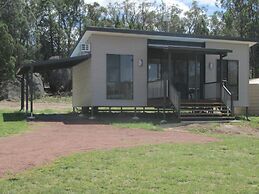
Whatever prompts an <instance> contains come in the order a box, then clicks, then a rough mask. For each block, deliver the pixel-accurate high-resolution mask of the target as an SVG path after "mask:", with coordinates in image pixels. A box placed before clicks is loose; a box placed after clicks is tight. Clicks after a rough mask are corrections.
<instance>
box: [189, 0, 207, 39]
mask: <svg viewBox="0 0 259 194" xmlns="http://www.w3.org/2000/svg"><path fill="white" fill-rule="evenodd" d="M184 23H185V26H186V31H187V33H189V34H196V35H208V34H209V29H208V18H207V15H206V10H205V8H203V7H199V6H198V2H197V1H193V2H192V6H191V8H190V10H189V11H187V12H185V18H184Z"/></svg>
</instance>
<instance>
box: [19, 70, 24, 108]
mask: <svg viewBox="0 0 259 194" xmlns="http://www.w3.org/2000/svg"><path fill="white" fill-rule="evenodd" d="M24 77H25V76H24V74H22V79H21V109H20V111H23V110H24Z"/></svg>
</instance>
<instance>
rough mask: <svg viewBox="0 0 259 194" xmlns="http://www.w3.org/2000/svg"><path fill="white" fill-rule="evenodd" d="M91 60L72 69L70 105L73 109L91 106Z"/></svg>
mask: <svg viewBox="0 0 259 194" xmlns="http://www.w3.org/2000/svg"><path fill="white" fill-rule="evenodd" d="M91 77H92V76H91V59H90V60H87V61H84V62H82V63H80V64H79V65H76V66H74V67H73V68H72V85H73V89H72V93H73V97H72V103H73V107H82V106H91V104H92V84H91Z"/></svg>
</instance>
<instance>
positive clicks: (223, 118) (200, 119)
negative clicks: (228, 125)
mask: <svg viewBox="0 0 259 194" xmlns="http://www.w3.org/2000/svg"><path fill="white" fill-rule="evenodd" d="M227 120H235V117H232V116H224V117H213V116H210V117H191V116H190V117H181V121H227Z"/></svg>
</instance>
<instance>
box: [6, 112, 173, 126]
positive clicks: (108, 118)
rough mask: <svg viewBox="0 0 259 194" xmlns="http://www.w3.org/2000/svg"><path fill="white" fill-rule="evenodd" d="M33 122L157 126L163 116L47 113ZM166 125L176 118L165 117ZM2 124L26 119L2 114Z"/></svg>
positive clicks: (17, 114) (24, 116) (152, 114)
mask: <svg viewBox="0 0 259 194" xmlns="http://www.w3.org/2000/svg"><path fill="white" fill-rule="evenodd" d="M34 116H35V119H33V121H34V122H63V123H64V124H69V125H77V124H106V125H110V124H112V125H123V124H143V123H146V124H151V125H159V124H160V122H161V120H163V115H162V114H158V113H143V114H138V117H139V119H138V120H133V119H132V118H133V117H134V114H131V113H96V114H95V115H94V116H95V119H94V120H90V119H89V117H90V115H83V116H79V115H78V114H76V113H63V114H62V113H57V114H55V113H47V114H42V113H39V114H35V115H34ZM166 116H167V118H166V120H167V122H168V123H177V122H178V120H177V118H176V117H175V116H174V115H172V114H168V115H166ZM3 118H4V122H11V121H23V120H26V119H27V116H26V114H25V113H20V112H15V113H3Z"/></svg>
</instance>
